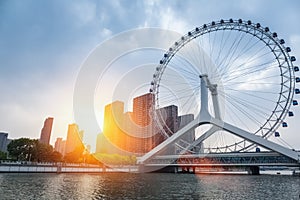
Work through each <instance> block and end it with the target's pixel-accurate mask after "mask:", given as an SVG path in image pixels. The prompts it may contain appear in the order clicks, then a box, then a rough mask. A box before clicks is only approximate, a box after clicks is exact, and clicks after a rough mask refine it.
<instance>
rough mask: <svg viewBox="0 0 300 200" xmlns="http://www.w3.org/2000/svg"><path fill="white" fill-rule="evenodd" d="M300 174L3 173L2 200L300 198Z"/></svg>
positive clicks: (0, 175)
mask: <svg viewBox="0 0 300 200" xmlns="http://www.w3.org/2000/svg"><path fill="white" fill-rule="evenodd" d="M299 195H300V177H296V176H287V175H258V176H251V175H194V174H167V173H149V174H134V173H99V174H75V173H66V174H63V173H62V174H55V173H52V174H47V173H34V174H28V173H20V174H14V173H2V174H0V199H1V200H5V199H21V200H27V199H47V200H48V199H50V200H51V199H55V200H59V199H234V200H237V199H273V200H275V199H280V200H286V199H288V200H290V199H297V200H299V199H300V197H299Z"/></svg>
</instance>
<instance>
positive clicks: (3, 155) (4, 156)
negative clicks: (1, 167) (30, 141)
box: [0, 151, 7, 160]
mask: <svg viewBox="0 0 300 200" xmlns="http://www.w3.org/2000/svg"><path fill="white" fill-rule="evenodd" d="M5 159H7V153H6V152H3V151H0V160H5Z"/></svg>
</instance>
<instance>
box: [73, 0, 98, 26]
mask: <svg viewBox="0 0 300 200" xmlns="http://www.w3.org/2000/svg"><path fill="white" fill-rule="evenodd" d="M70 7H71V11H72V13H73V14H74V16H76V17H77V19H76V20H75V21H76V22H77V23H78V25H79V26H83V25H85V24H87V23H89V22H92V21H93V20H95V18H96V4H95V3H92V2H90V1H74V2H73V4H71V6H70Z"/></svg>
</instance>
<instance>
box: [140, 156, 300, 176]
mask: <svg viewBox="0 0 300 200" xmlns="http://www.w3.org/2000/svg"><path fill="white" fill-rule="evenodd" d="M297 153H299V152H297ZM143 167H144V169H143V170H145V171H151V170H156V169H162V168H164V170H165V171H169V172H175V173H176V172H178V171H184V172H193V173H195V172H197V171H203V170H204V171H207V170H210V171H215V170H216V169H218V170H221V171H248V173H249V174H259V168H260V167H292V168H298V169H300V163H299V161H298V160H294V159H291V158H289V157H286V156H283V155H281V154H279V153H277V152H268V151H266V152H243V153H239V152H235V153H234V152H233V153H210V154H186V155H159V156H156V157H154V158H152V159H151V160H149V161H148V162H147V163H144V166H143Z"/></svg>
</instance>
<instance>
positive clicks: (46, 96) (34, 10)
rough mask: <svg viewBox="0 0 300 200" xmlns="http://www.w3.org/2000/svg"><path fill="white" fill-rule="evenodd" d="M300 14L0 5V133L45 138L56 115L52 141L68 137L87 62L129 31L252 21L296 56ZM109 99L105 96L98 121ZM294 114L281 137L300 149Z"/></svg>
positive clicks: (278, 4)
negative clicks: (46, 123) (42, 134)
mask: <svg viewBox="0 0 300 200" xmlns="http://www.w3.org/2000/svg"><path fill="white" fill-rule="evenodd" d="M299 10H300V1H298V0H289V1H286V0H252V1H249V0H228V1H218V0H210V1H204V0H199V1H196V0H186V1H176V0H175V1H171V0H164V1H157V0H150V1H140V0H136V1H135V0H123V1H117V0H113V1H104V0H103V1H96V0H95V1H94V0H81V1H80V0H72V1H71V0H52V1H39V0H24V1H20V0H0V93H1V98H0V131H2V132H7V133H9V138H12V139H14V138H19V137H30V138H39V136H40V131H41V129H42V127H43V123H44V120H45V119H46V118H47V117H54V124H53V130H52V136H51V144H54V142H55V140H56V138H57V137H63V138H66V134H67V128H68V124H71V123H74V122H76V120H75V119H74V110H73V101H74V91H75V85H76V81H77V79H78V75H79V73H80V71H81V69H82V65H83V64H84V62H85V60H86V59H87V57H88V56H89V55H90V54H91V52H93V50H94V49H95V48H97V47H98V46H99V45H101V43H103V42H104V41H107V40H108V39H110V38H112V37H114V36H115V35H117V34H120V33H123V32H124V31H129V30H133V29H136V28H148V27H156V28H163V29H168V30H172V31H176V32H178V33H180V34H185V33H186V32H187V31H189V30H190V29H193V28H194V27H196V26H201V25H202V24H204V23H209V22H211V21H213V20H220V19H229V18H233V19H239V18H241V19H245V20H248V19H250V20H252V21H253V22H260V23H261V24H263V25H265V26H268V27H270V29H271V30H272V31H276V32H277V33H278V35H279V36H280V37H282V38H284V39H285V40H286V42H287V44H288V45H289V46H291V48H292V53H293V55H295V56H296V58H297V56H298V57H299V55H300V26H299V21H298V19H300V12H299ZM145 39H147V40H150V39H151V38H149V37H148V38H145ZM160 57H161V56H160ZM160 57H159V58H160ZM159 58H157V60H158V59H159ZM299 59H300V58H299ZM297 63H298V62H297ZM150 81H151V80H149V82H150ZM299 87H300V86H299ZM101 95H103V96H105V94H104V93H102V94H101ZM101 95H100V96H99V98H101ZM97 97H98V96H97ZM298 99H300V98H299V97H298ZM109 101H110V99H106V101H101V100H100V99H99V104H97V106H98V108H99V109H100V110H98V111H97V110H96V111H95V113H96V116H97V118H98V121H101V120H102V118H103V113H102V111H101V107H102V109H103V107H104V105H105V104H107V103H110V102H109ZM100 102H101V104H100ZM297 109H298V110H299V108H297ZM295 114H296V116H295V117H294V118H293V119H292V120H290V119H289V120H290V122H289V125H290V127H289V129H288V130H285V133H284V134H283V136H282V137H283V138H284V139H285V141H286V142H288V143H289V144H290V145H291V146H292V147H294V148H296V149H300V133H299V131H298V129H297V125H298V124H297V123H298V122H299V119H300V111H297V110H296V109H295ZM100 123H101V122H100ZM79 126H80V124H79ZM92 145H93V144H92Z"/></svg>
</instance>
